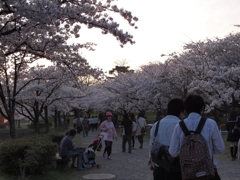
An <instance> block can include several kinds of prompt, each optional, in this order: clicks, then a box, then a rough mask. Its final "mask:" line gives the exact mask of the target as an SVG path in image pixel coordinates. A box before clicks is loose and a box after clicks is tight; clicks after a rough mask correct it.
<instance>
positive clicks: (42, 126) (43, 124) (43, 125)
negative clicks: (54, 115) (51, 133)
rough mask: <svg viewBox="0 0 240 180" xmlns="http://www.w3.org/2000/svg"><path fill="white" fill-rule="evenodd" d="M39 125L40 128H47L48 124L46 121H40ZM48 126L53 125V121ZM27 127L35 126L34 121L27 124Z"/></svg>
mask: <svg viewBox="0 0 240 180" xmlns="http://www.w3.org/2000/svg"><path fill="white" fill-rule="evenodd" d="M38 126H39V128H45V127H46V124H45V123H39V124H38ZM48 126H49V127H51V126H53V123H48ZM27 128H34V123H31V124H27Z"/></svg>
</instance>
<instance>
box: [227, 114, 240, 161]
mask: <svg viewBox="0 0 240 180" xmlns="http://www.w3.org/2000/svg"><path fill="white" fill-rule="evenodd" d="M239 123H240V122H239V118H238V116H237V111H236V110H231V112H230V113H229V115H228V119H227V122H226V129H227V131H228V136H227V142H229V143H230V154H231V158H232V161H234V160H235V159H237V157H236V155H237V152H238V141H239V137H240V136H239V135H238V134H233V132H232V131H233V129H234V126H235V125H237V126H238V127H239V125H238V124H239Z"/></svg>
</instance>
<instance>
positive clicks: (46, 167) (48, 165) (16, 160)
mask: <svg viewBox="0 0 240 180" xmlns="http://www.w3.org/2000/svg"><path fill="white" fill-rule="evenodd" d="M57 148H58V147H57V144H56V143H53V142H52V139H51V138H49V136H47V135H35V136H30V137H24V138H19V139H16V140H11V141H7V142H3V143H1V144H0V170H1V171H2V172H4V173H6V174H12V175H17V176H18V177H20V178H24V177H25V176H28V175H32V174H34V175H39V174H43V173H46V172H48V171H50V170H51V169H54V168H55V167H56V157H55V156H56V152H57Z"/></svg>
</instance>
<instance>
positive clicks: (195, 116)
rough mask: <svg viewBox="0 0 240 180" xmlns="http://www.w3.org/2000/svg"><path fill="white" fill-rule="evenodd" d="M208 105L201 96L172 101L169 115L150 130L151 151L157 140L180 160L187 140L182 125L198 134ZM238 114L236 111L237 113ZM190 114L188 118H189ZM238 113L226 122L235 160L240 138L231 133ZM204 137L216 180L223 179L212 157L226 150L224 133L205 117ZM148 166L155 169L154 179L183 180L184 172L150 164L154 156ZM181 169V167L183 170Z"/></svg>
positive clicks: (168, 108)
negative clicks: (170, 170)
mask: <svg viewBox="0 0 240 180" xmlns="http://www.w3.org/2000/svg"><path fill="white" fill-rule="evenodd" d="M204 110H205V102H204V100H203V98H202V97H201V96H199V95H194V94H191V95H188V96H187V97H186V98H185V100H184V101H183V100H182V99H178V98H175V99H172V100H170V101H169V103H168V106H167V116H166V117H164V118H163V119H161V120H160V122H159V123H154V125H153V127H152V128H151V131H150V143H149V146H150V149H151V147H152V144H153V141H154V140H155V141H158V142H159V143H161V144H164V145H166V146H168V147H169V149H168V152H169V154H170V155H171V156H172V157H179V155H180V149H181V145H182V143H183V140H184V138H185V134H184V132H183V130H182V128H181V125H180V122H181V121H183V123H184V124H185V125H186V127H187V129H188V130H189V131H192V132H194V131H196V129H197V127H198V124H199V122H200V120H201V119H202V116H203V114H204ZM184 112H186V114H184ZM234 112H235V111H234ZM186 115H187V116H186ZM237 119H238V118H237V115H236V113H235V114H234V115H233V113H230V116H229V119H228V121H227V130H228V131H229V134H228V138H227V141H230V142H231V143H230V152H231V156H232V158H233V159H235V158H236V152H237V142H238V140H239V137H238V138H237V137H234V135H233V134H232V133H231V131H232V129H233V126H234V125H233V124H235V122H236V120H237ZM157 125H158V128H159V129H158V131H157V135H156V137H154V132H155V129H156V126H157ZM200 134H201V135H202V137H203V138H204V139H205V142H206V144H207V149H208V151H207V153H209V156H210V158H211V159H212V163H213V165H214V167H215V168H214V170H215V175H214V177H213V178H212V179H213V180H220V176H219V175H218V172H217V160H216V159H215V157H214V156H213V154H219V153H222V152H223V151H224V149H225V144H224V141H223V139H222V136H221V133H220V131H219V128H218V126H217V123H216V122H215V121H214V120H212V119H210V118H206V121H205V124H204V125H203V128H202V130H201V133H200ZM179 163H180V162H179ZM149 167H150V169H151V170H153V178H154V180H159V179H161V180H175V179H179V180H181V179H182V171H179V172H169V171H167V170H166V169H165V168H164V167H160V166H158V164H155V163H153V162H152V161H151V154H150V156H149ZM181 168H182V167H181Z"/></svg>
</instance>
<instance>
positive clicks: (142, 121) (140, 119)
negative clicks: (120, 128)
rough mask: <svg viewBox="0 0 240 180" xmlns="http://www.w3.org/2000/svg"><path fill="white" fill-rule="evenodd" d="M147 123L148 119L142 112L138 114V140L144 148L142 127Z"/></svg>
mask: <svg viewBox="0 0 240 180" xmlns="http://www.w3.org/2000/svg"><path fill="white" fill-rule="evenodd" d="M146 125H147V123H146V120H145V118H144V115H143V113H142V112H140V113H139V114H138V119H137V129H136V137H137V138H138V142H139V143H140V147H139V148H140V149H142V148H143V136H144V134H143V133H142V132H141V129H142V128H145V127H146Z"/></svg>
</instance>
